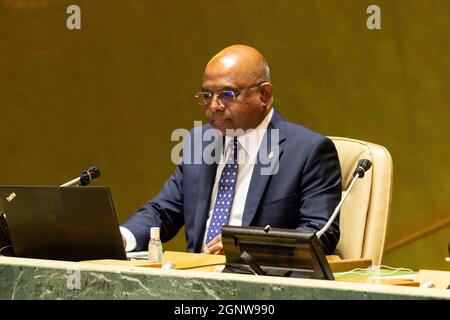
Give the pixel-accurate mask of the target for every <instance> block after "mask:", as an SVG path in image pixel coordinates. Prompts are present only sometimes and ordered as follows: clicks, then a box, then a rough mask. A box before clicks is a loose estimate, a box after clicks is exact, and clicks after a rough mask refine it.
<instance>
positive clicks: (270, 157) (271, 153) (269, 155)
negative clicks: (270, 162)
mask: <svg viewBox="0 0 450 320" xmlns="http://www.w3.org/2000/svg"><path fill="white" fill-rule="evenodd" d="M267 158H269V159H272V158H273V152H272V151H270V152H269V153H268V154H267Z"/></svg>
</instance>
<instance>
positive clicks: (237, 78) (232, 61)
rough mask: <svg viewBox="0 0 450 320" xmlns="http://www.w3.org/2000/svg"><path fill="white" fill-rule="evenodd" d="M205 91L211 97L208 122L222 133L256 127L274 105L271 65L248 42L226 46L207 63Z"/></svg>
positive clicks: (206, 113) (203, 89)
mask: <svg viewBox="0 0 450 320" xmlns="http://www.w3.org/2000/svg"><path fill="white" fill-rule="evenodd" d="M202 92H207V93H209V94H210V97H211V100H210V102H209V103H208V104H207V105H206V109H205V115H206V117H207V119H208V121H209V122H210V123H211V125H212V126H213V127H214V128H216V129H218V130H220V131H221V132H223V133H226V131H227V130H228V129H234V130H235V129H243V130H247V129H251V128H256V127H257V126H258V125H259V124H260V123H261V122H262V121H263V119H264V118H265V117H266V116H267V114H268V113H269V111H270V109H271V108H272V102H273V98H272V85H271V83H270V76H269V67H268V66H267V63H266V60H265V59H264V57H263V55H262V54H261V53H260V52H259V51H258V50H256V49H255V48H252V47H249V46H245V45H233V46H230V47H227V48H225V49H223V50H222V51H220V52H219V53H217V54H216V55H215V56H214V57H213V58H212V59H211V60H210V61H209V62H208V64H207V65H206V68H205V73H204V75H203V86H202ZM224 92H226V94H225V93H224ZM230 92H231V95H230V94H229V93H230ZM212 93H214V94H213V95H211V94H212ZM216 93H217V95H216Z"/></svg>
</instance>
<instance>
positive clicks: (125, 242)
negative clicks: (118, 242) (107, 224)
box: [122, 236, 127, 248]
mask: <svg viewBox="0 0 450 320" xmlns="http://www.w3.org/2000/svg"><path fill="white" fill-rule="evenodd" d="M122 241H123V247H124V248H126V247H127V240H125V237H124V236H122Z"/></svg>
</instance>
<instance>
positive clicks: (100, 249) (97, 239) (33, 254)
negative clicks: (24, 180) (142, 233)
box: [0, 186, 126, 261]
mask: <svg viewBox="0 0 450 320" xmlns="http://www.w3.org/2000/svg"><path fill="white" fill-rule="evenodd" d="M0 198H1V200H2V201H1V202H2V204H3V207H4V208H3V209H4V212H5V213H6V222H7V224H8V229H9V235H10V237H11V242H12V246H13V249H14V253H15V255H16V256H17V257H24V258H40V259H52V260H68V261H81V260H95V259H120V260H125V259H126V253H125V249H124V246H123V241H122V236H121V235H120V231H119V225H118V221H117V218H116V214H115V211H114V205H113V202H112V198H111V194H110V190H109V188H108V187H58V186H0Z"/></svg>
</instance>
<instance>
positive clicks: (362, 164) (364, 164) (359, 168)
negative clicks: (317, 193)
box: [316, 159, 372, 238]
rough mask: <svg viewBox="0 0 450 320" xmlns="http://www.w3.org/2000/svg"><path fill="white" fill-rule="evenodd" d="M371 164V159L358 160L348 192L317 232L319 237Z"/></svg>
mask: <svg viewBox="0 0 450 320" xmlns="http://www.w3.org/2000/svg"><path fill="white" fill-rule="evenodd" d="M371 166H372V162H370V160H367V159H361V160H359V161H358V164H357V165H356V169H355V172H353V180H352V181H351V182H350V185H349V187H348V189H347V192H346V193H345V194H344V196H343V197H342V199H341V201H339V203H338V205H337V206H336V208H335V209H334V212H333V214H332V215H331V217H330V219H329V220H328V222H327V224H326V225H325V226H324V227H323V228H322V229H320V231H318V232H317V233H316V235H317V238H320V237H321V236H322V235H323V234H324V233H325V231H327V230H328V228H329V227H330V226H331V224H332V223H333V221H334V219H335V218H336V216H337V214H338V212H339V210H340V209H341V206H342V203H344V201H345V199H346V198H347V195H348V194H349V193H350V191H351V190H352V189H353V186H354V185H355V182H356V180H358V178H362V177H364V174H365V173H366V171H367V170H369V169H370V167H371Z"/></svg>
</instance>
